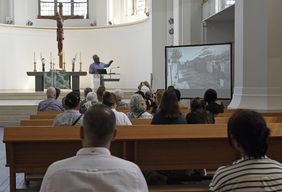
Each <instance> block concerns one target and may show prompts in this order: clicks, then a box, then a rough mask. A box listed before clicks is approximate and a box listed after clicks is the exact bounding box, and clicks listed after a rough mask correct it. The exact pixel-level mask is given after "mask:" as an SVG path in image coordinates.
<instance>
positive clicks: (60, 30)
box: [39, 3, 83, 69]
mask: <svg viewBox="0 0 282 192" xmlns="http://www.w3.org/2000/svg"><path fill="white" fill-rule="evenodd" d="M39 18H40V19H52V20H56V21H57V42H58V56H59V67H60V68H61V69H63V40H64V26H63V23H64V20H67V19H83V16H78V15H76V16H63V4H62V3H59V12H58V11H57V10H55V16H40V17H39Z"/></svg>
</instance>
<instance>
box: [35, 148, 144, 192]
mask: <svg viewBox="0 0 282 192" xmlns="http://www.w3.org/2000/svg"><path fill="white" fill-rule="evenodd" d="M47 191H48V192H59V191H64V192H80V191H81V192H90V191H91V192H93V191H99V192H100V191H101V192H104V191H105V192H112V191H113V192H127V191H128V192H143V191H144V192H147V191H148V187H147V184H146V181H145V179H144V176H143V174H142V172H141V171H140V169H139V167H138V166H137V165H136V164H134V163H132V162H129V161H126V160H123V159H120V158H117V157H114V156H112V155H111V153H110V151H109V150H108V149H107V148H82V149H80V150H79V151H78V152H77V155H76V156H74V157H71V158H68V159H64V160H61V161H57V162H55V163H53V164H52V165H50V166H49V168H48V170H47V172H46V174H45V176H44V179H43V182H42V185H41V189H40V192H47Z"/></svg>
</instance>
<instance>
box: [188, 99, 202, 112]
mask: <svg viewBox="0 0 282 192" xmlns="http://www.w3.org/2000/svg"><path fill="white" fill-rule="evenodd" d="M190 109H191V112H195V111H204V110H205V101H204V100H203V99H201V98H200V97H195V98H193V99H192V100H191V102H190Z"/></svg>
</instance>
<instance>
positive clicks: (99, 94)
mask: <svg viewBox="0 0 282 192" xmlns="http://www.w3.org/2000/svg"><path fill="white" fill-rule="evenodd" d="M105 91H106V87H105V86H104V85H100V87H98V89H97V91H96V93H97V99H98V103H100V104H101V103H102V102H103V94H104V92H105Z"/></svg>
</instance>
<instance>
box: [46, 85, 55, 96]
mask: <svg viewBox="0 0 282 192" xmlns="http://www.w3.org/2000/svg"><path fill="white" fill-rule="evenodd" d="M46 95H47V98H56V89H55V88H54V87H49V88H48V89H47V91H46Z"/></svg>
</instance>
